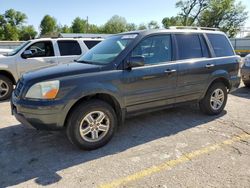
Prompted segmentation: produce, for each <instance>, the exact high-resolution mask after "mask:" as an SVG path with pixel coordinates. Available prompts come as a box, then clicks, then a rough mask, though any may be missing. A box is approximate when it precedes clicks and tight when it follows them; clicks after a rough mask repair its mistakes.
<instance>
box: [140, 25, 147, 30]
mask: <svg viewBox="0 0 250 188" xmlns="http://www.w3.org/2000/svg"><path fill="white" fill-rule="evenodd" d="M145 29H147V26H146V25H145V24H143V23H141V24H140V25H139V27H138V30H145Z"/></svg>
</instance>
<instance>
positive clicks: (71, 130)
mask: <svg viewBox="0 0 250 188" xmlns="http://www.w3.org/2000/svg"><path fill="white" fill-rule="evenodd" d="M95 111H99V112H102V113H104V114H105V119H104V120H107V119H108V121H109V128H108V131H106V133H105V134H104V133H103V132H101V134H103V135H104V136H103V137H102V138H101V139H100V140H98V141H94V142H90V141H87V140H85V139H86V138H87V136H88V135H86V136H85V138H83V137H82V136H81V134H80V127H81V126H82V124H81V122H82V121H84V118H86V117H87V115H89V114H90V113H92V112H95ZM106 118H107V119H106ZM87 126H89V125H87ZM92 126H93V125H92ZM116 127H117V116H116V114H115V111H114V109H113V108H112V107H111V106H110V105H109V104H107V103H106V102H104V101H101V100H91V101H88V102H83V103H82V104H80V105H78V106H77V107H76V108H75V109H74V110H73V111H72V113H71V115H70V117H69V120H68V123H67V130H66V131H67V136H68V138H69V140H70V141H71V143H72V144H74V145H75V146H77V147H78V148H80V149H83V150H93V149H97V148H100V147H102V146H104V145H105V144H107V143H108V142H109V141H110V140H111V138H112V137H113V135H114V133H115V130H116ZM98 131H99V130H98ZM89 134H90V135H89V136H90V137H91V136H92V131H91V132H90V133H89ZM98 134H99V133H98Z"/></svg>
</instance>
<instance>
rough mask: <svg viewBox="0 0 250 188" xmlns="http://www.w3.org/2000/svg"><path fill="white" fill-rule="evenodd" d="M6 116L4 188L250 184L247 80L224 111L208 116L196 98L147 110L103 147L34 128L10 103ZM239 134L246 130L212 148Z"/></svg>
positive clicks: (1, 109) (1, 144)
mask: <svg viewBox="0 0 250 188" xmlns="http://www.w3.org/2000/svg"><path fill="white" fill-rule="evenodd" d="M0 117H1V121H0V187H7V186H17V187H37V186H45V185H46V186H51V187H99V186H101V185H105V186H104V187H109V186H111V187H112V186H113V185H118V186H121V187H164V188H165V187H250V137H247V135H249V134H250V89H247V88H245V87H241V88H239V89H238V90H237V91H236V92H234V93H233V94H231V95H230V96H229V98H228V104H227V106H226V108H225V111H224V112H223V113H222V114H221V115H219V116H215V117H214V116H206V115H203V114H201V113H200V111H199V109H198V108H197V106H196V105H193V106H190V105H185V106H183V107H178V108H173V109H167V110H163V111H160V112H154V113H150V114H145V115H141V116H138V117H135V118H132V119H129V120H127V121H126V123H125V125H124V126H123V127H121V128H120V129H119V130H118V132H117V134H116V136H115V137H114V139H112V141H111V142H110V143H109V144H108V145H106V146H105V147H103V148H101V149H98V150H95V151H80V150H78V149H76V148H75V147H73V146H72V145H71V144H70V143H69V142H68V140H67V138H66V136H65V134H64V133H63V132H38V131H36V130H31V129H27V128H26V127H24V126H22V125H20V124H19V123H18V122H17V121H16V120H15V119H14V117H12V116H11V115H10V107H9V102H2V103H0ZM237 135H245V136H246V137H245V138H244V139H239V140H237V141H235V142H232V143H229V144H228V145H223V146H221V147H219V148H217V149H215V150H213V151H208V150H207V149H206V148H207V147H209V146H211V145H214V144H216V143H221V142H223V141H224V140H232V138H233V137H235V136H237ZM201 148H203V149H202V151H206V152H205V153H203V154H202V153H201V154H199V155H197V156H196V157H195V158H190V160H187V161H182V160H179V161H180V163H178V164H173V166H172V167H171V168H161V164H164V163H166V162H168V161H170V162H171V161H174V160H175V159H181V158H182V156H183V155H185V154H187V153H193V152H195V151H197V150H200V149H201ZM196 153H197V152H196ZM171 164H172V163H171ZM152 169H153V170H152ZM154 169H157V170H156V171H154ZM137 172H142V173H139V174H138V173H137ZM148 172H152V173H148ZM126 177H127V179H126ZM116 181H117V182H119V183H118V184H112V182H116ZM110 183H111V184H110Z"/></svg>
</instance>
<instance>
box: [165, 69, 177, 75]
mask: <svg viewBox="0 0 250 188" xmlns="http://www.w3.org/2000/svg"><path fill="white" fill-rule="evenodd" d="M164 72H165V73H167V74H172V73H175V72H176V70H175V69H167V70H165V71H164Z"/></svg>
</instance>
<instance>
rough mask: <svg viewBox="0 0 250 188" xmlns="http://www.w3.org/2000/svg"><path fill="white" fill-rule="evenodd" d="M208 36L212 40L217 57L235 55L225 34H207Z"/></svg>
mask: <svg viewBox="0 0 250 188" xmlns="http://www.w3.org/2000/svg"><path fill="white" fill-rule="evenodd" d="M207 37H208V39H209V41H210V42H211V45H212V47H213V49H214V53H215V55H216V57H223V56H232V55H234V52H233V49H232V47H231V45H230V43H229V41H228V40H227V38H226V37H225V36H224V35H218V34H207Z"/></svg>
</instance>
